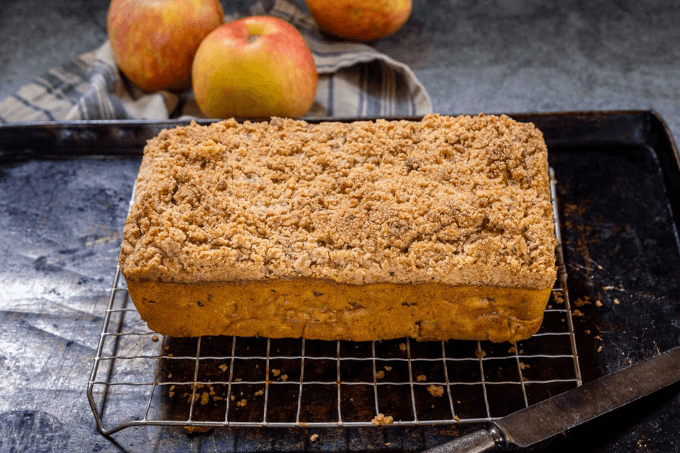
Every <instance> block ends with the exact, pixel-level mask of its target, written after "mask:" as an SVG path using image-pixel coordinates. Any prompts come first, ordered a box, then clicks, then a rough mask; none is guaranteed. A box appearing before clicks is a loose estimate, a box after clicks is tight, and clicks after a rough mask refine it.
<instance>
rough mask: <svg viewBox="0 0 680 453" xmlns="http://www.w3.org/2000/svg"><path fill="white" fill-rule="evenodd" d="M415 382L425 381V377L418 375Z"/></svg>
mask: <svg viewBox="0 0 680 453" xmlns="http://www.w3.org/2000/svg"><path fill="white" fill-rule="evenodd" d="M416 381H418V382H423V381H427V376H425V375H424V374H419V375H418V376H416Z"/></svg>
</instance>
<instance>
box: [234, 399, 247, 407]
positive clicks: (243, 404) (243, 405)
mask: <svg viewBox="0 0 680 453" xmlns="http://www.w3.org/2000/svg"><path fill="white" fill-rule="evenodd" d="M246 404H248V400H246V399H245V398H244V399H242V400H241V401H239V402H238V403H236V405H237V406H238V407H245V405H246Z"/></svg>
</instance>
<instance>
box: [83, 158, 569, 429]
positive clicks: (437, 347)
mask: <svg viewBox="0 0 680 453" xmlns="http://www.w3.org/2000/svg"><path fill="white" fill-rule="evenodd" d="M550 182H551V184H550V190H551V201H552V204H553V217H554V221H555V232H556V236H557V242H558V245H557V261H558V270H559V271H558V281H557V283H556V285H555V287H554V288H553V290H552V294H551V298H550V301H549V303H548V307H547V309H546V311H545V318H544V321H543V325H542V327H541V329H540V331H539V332H538V333H537V334H536V335H534V336H533V337H531V338H530V339H528V340H523V341H520V342H516V343H501V344H494V343H490V342H477V341H442V342H416V341H412V340H410V339H408V338H403V339H398V340H390V341H376V342H351V341H334V342H328V341H315V340H314V341H311V340H303V339H264V338H242V337H201V338H171V337H163V336H161V335H158V334H156V333H154V332H152V331H150V330H148V328H147V327H146V323H145V322H144V321H142V320H141V318H140V316H139V314H138V313H137V310H136V309H135V308H134V304H133V303H132V302H131V301H130V299H129V296H128V293H127V289H126V286H125V281H124V279H123V278H122V277H121V274H120V269H116V273H115V276H114V279H113V285H112V287H111V290H110V291H111V294H110V297H109V301H108V304H107V307H106V312H105V314H104V320H103V328H102V332H101V336H100V340H99V345H98V347H97V349H96V356H95V357H94V363H93V366H92V372H91V375H90V379H89V382H88V388H87V396H88V400H89V403H90V406H91V408H92V411H93V413H94V418H95V421H96V423H97V428H98V429H99V431H100V432H101V433H102V434H106V435H108V434H112V433H114V432H116V431H119V430H121V429H124V428H128V427H132V426H144V425H165V426H185V427H186V426H191V427H220V426H221V427H224V426H240V427H267V426H270V427H334V426H342V427H363V426H372V425H374V424H377V423H379V422H383V423H384V422H386V421H389V420H390V417H391V422H392V423H393V424H395V425H410V426H414V425H437V424H453V423H473V422H488V421H492V420H494V419H497V418H500V417H503V416H504V415H507V414H509V413H512V412H514V411H517V410H519V409H522V408H524V407H527V406H529V405H531V404H534V403H536V402H538V401H541V400H544V399H546V398H549V397H550V396H553V395H555V394H557V393H561V392H563V391H566V390H568V389H571V388H574V387H576V386H579V385H581V373H580V370H579V363H578V354H577V351H576V343H575V338H574V327H573V322H572V317H571V309H570V304H569V294H568V290H567V286H566V283H567V275H566V270H565V266H564V257H563V254H562V237H561V234H560V228H559V219H558V210H557V200H556V197H555V192H556V190H555V178H554V173H553V171H552V169H551V170H550ZM380 414H382V415H383V416H384V417H387V419H385V418H383V417H382V416H381V415H380Z"/></svg>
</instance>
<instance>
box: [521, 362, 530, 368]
mask: <svg viewBox="0 0 680 453" xmlns="http://www.w3.org/2000/svg"><path fill="white" fill-rule="evenodd" d="M519 367H520V369H522V370H526V369H527V368H529V365H528V364H526V363H524V362H521V363H520V364H519Z"/></svg>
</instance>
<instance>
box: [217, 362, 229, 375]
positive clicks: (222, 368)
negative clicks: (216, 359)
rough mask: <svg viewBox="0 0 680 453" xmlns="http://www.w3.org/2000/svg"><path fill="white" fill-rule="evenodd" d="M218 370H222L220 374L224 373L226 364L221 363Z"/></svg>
mask: <svg viewBox="0 0 680 453" xmlns="http://www.w3.org/2000/svg"><path fill="white" fill-rule="evenodd" d="M218 368H219V369H220V370H222V372H223V373H224V372H225V371H227V364H226V363H223V364H222V365H220V366H219V367H218Z"/></svg>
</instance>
